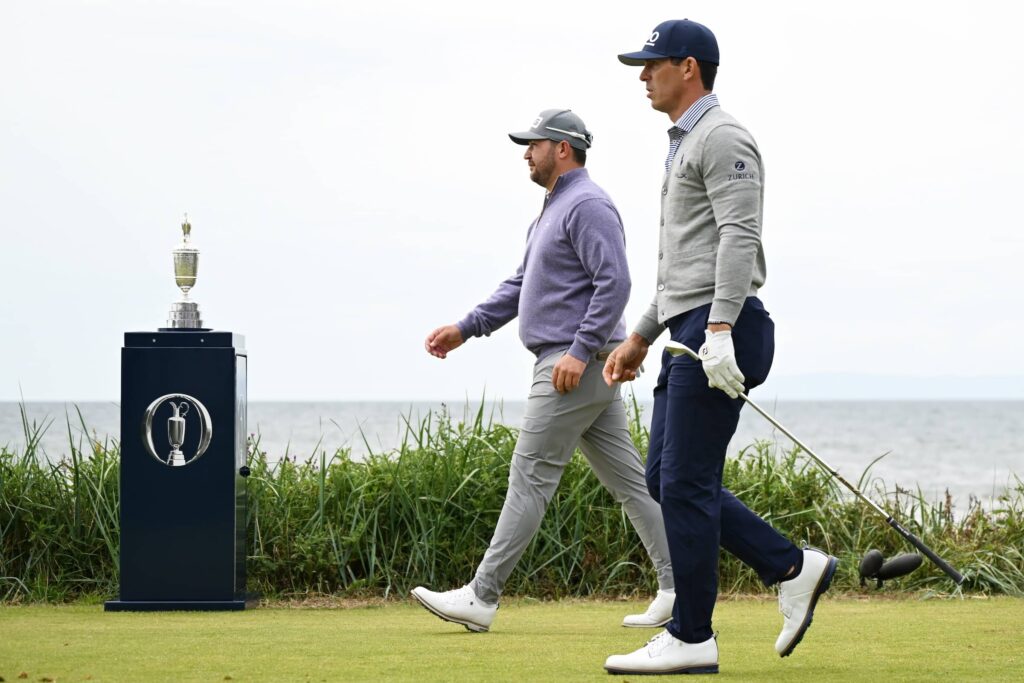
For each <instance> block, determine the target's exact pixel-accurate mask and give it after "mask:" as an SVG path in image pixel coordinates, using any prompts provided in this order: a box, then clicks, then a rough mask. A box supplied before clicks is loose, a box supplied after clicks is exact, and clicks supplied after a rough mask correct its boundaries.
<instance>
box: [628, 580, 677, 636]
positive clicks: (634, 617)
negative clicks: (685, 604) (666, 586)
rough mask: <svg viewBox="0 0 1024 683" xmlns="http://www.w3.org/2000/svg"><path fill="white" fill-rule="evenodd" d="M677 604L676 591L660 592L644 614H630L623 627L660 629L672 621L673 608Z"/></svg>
mask: <svg viewBox="0 0 1024 683" xmlns="http://www.w3.org/2000/svg"><path fill="white" fill-rule="evenodd" d="M675 602H676V592H675V590H672V589H670V590H659V591H658V594H657V595H655V596H654V601H653V602H651V605H650V607H648V608H647V611H646V612H644V613H643V614H628V615H626V618H625V619H623V620H622V625H623V626H629V627H631V628H659V627H661V626H664V625H665V624H667V623H668V622H670V621H672V606H673V605H674V604H675Z"/></svg>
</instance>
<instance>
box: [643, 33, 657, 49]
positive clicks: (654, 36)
mask: <svg viewBox="0 0 1024 683" xmlns="http://www.w3.org/2000/svg"><path fill="white" fill-rule="evenodd" d="M660 37H661V34H660V33H658V32H657V31H655V32H654V33H652V34H651V37H650V38H648V39H647V42H646V43H644V45H650V46H652V47H653V46H654V44H655V43H656V42H658V38H660Z"/></svg>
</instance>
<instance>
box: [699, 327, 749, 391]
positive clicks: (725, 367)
mask: <svg viewBox="0 0 1024 683" xmlns="http://www.w3.org/2000/svg"><path fill="white" fill-rule="evenodd" d="M700 361H701V364H702V365H703V366H704V374H706V375H707V376H708V386H709V387H711V388H712V389H721V390H722V391H724V392H725V393H727V394H729V398H736V397H737V396H739V395H740V392H741V391H743V388H744V387H743V380H744V379H745V378H744V377H743V373H742V372H740V368H739V366H738V365H736V351H735V350H734V349H733V346H732V332H730V331H728V330H726V331H724V332H712V331H710V330H704V345H703V346H701V347H700Z"/></svg>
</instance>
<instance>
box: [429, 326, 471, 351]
mask: <svg viewBox="0 0 1024 683" xmlns="http://www.w3.org/2000/svg"><path fill="white" fill-rule="evenodd" d="M462 342H463V339H462V333H461V332H459V328H458V327H456V326H455V325H443V326H441V327H439V328H437V329H436V330H434V331H433V332H431V333H430V334H428V335H427V340H426V341H425V342H423V348H425V349H426V350H427V353H429V354H430V355H431V356H434V357H435V358H447V357H448V352H449V351H453V350H455V349H457V348H459V347H460V346H462Z"/></svg>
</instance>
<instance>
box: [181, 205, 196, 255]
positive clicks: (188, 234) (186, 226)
mask: <svg viewBox="0 0 1024 683" xmlns="http://www.w3.org/2000/svg"><path fill="white" fill-rule="evenodd" d="M191 239H192V224H191V223H189V222H188V214H187V213H186V214H185V222H184V223H182V224H181V244H180V245H179V246H178V248H177V249H175V251H177V252H182V251H199V250H198V249H197V248H196V247H195V245H193V244H191V243H190V240H191Z"/></svg>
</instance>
